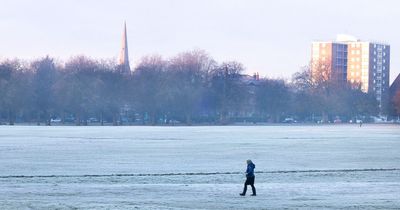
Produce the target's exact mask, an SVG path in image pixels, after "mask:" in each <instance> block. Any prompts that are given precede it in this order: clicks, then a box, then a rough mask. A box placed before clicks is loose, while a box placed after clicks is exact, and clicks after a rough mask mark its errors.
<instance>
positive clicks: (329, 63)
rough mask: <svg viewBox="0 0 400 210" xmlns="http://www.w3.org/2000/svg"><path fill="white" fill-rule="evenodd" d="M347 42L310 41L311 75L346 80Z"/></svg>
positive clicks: (316, 77)
mask: <svg viewBox="0 0 400 210" xmlns="http://www.w3.org/2000/svg"><path fill="white" fill-rule="evenodd" d="M347 54H348V53H347V44H344V43H339V42H313V43H312V66H311V68H312V77H313V78H314V79H321V78H322V79H332V80H335V81H337V82H346V80H347Z"/></svg>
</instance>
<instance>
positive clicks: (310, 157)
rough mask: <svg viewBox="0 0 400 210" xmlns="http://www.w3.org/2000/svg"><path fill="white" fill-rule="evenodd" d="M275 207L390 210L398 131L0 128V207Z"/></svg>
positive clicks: (399, 158)
mask: <svg viewBox="0 0 400 210" xmlns="http://www.w3.org/2000/svg"><path fill="white" fill-rule="evenodd" d="M247 159H252V160H253V162H254V163H255V164H256V188H257V194H258V195H257V196H256V197H251V196H245V197H240V196H239V193H240V192H241V191H242V187H243V186H242V185H243V182H244V180H245V178H244V171H245V167H246V163H245V161H246V160H247ZM250 191H251V190H250ZM248 194H249V193H248ZM281 208H304V209H309V208H315V209H321V208H322V209H323V208H333V209H349V208H350V209H351V208H354V209H358V208H363V209H399V208H400V126H396V125H363V126H362V127H361V128H360V127H358V126H356V125H335V126H330V125H327V126H227V127H208V126H204V127H57V126H54V127H30V126H15V127H9V126H0V209H281Z"/></svg>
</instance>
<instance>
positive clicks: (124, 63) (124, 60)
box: [119, 22, 131, 73]
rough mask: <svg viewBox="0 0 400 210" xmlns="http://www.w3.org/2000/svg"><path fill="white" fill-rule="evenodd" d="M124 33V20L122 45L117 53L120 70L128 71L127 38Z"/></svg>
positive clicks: (129, 68) (129, 69)
mask: <svg viewBox="0 0 400 210" xmlns="http://www.w3.org/2000/svg"><path fill="white" fill-rule="evenodd" d="M126 34H127V33H126V22H124V31H123V33H122V46H121V52H120V53H119V65H120V66H121V70H122V71H123V72H125V73H129V72H130V71H131V67H130V66H129V55H128V38H127V35H126Z"/></svg>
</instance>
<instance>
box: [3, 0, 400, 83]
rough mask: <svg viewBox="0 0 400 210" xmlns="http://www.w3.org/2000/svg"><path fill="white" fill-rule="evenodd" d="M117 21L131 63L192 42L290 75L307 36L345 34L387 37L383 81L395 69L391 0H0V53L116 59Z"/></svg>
mask: <svg viewBox="0 0 400 210" xmlns="http://www.w3.org/2000/svg"><path fill="white" fill-rule="evenodd" d="M124 21H126V22H127V28H128V44H129V57H130V61H131V63H132V64H133V65H134V64H136V63H137V62H138V59H140V58H141V57H142V56H145V55H149V54H154V53H157V54H160V55H162V56H164V57H165V58H168V57H170V56H172V55H175V54H177V53H179V52H182V51H186V50H192V49H195V48H199V49H204V50H206V51H207V52H208V53H209V54H210V55H211V56H212V57H214V58H215V59H216V60H217V61H219V62H222V61H227V60H236V61H239V62H241V63H243V64H244V65H245V67H246V71H247V73H249V74H252V73H253V72H259V73H260V75H262V76H268V77H274V78H276V77H284V78H290V77H291V75H292V74H293V73H294V72H296V71H299V69H300V67H301V66H304V65H306V64H307V63H308V61H309V59H310V53H311V42H312V41H317V40H332V39H335V37H336V34H343V33H344V34H351V35H354V36H356V37H357V38H359V39H361V40H366V41H368V40H376V41H380V42H385V43H388V44H390V45H391V78H390V80H391V81H393V80H394V79H395V76H397V74H399V73H400V27H399V24H400V23H399V21H400V1H398V0H302V1H300V0H275V1H268V0H108V1H106V0H1V2H0V58H14V57H18V58H23V59H34V58H38V57H42V56H45V55H50V56H53V57H55V58H58V59H61V60H66V59H68V58H70V57H71V56H73V55H81V54H84V55H88V56H90V57H93V58H115V59H116V58H117V56H118V53H119V49H120V47H121V34H122V29H123V22H124Z"/></svg>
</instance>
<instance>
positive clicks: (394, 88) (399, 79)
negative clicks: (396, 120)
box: [389, 74, 400, 115]
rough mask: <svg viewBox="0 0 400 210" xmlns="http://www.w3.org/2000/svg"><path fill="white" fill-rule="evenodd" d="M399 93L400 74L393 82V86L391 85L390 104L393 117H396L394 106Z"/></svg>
mask: <svg viewBox="0 0 400 210" xmlns="http://www.w3.org/2000/svg"><path fill="white" fill-rule="evenodd" d="M398 92H400V74H399V75H397V77H396V79H395V80H394V81H393V83H392V85H390V88H389V94H390V102H391V103H390V104H392V107H391V109H390V111H391V114H392V115H396V114H395V110H394V107H393V105H394V104H393V99H394V96H395V95H396V93H398Z"/></svg>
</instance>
